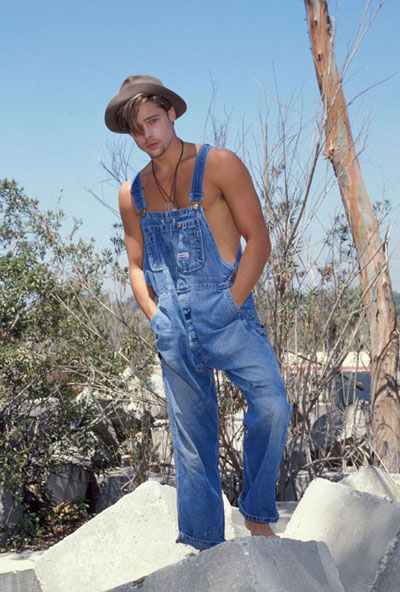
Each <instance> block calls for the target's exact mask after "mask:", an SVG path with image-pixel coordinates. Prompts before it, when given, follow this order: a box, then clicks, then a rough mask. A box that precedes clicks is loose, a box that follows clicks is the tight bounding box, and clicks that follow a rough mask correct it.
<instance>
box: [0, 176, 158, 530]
mask: <svg viewBox="0 0 400 592" xmlns="http://www.w3.org/2000/svg"><path fill="white" fill-rule="evenodd" d="M78 228H79V223H78V222H75V224H74V227H73V229H72V231H71V232H70V234H69V235H67V236H65V235H64V234H63V232H64V231H65V219H64V215H63V213H62V212H61V211H58V212H56V211H48V212H46V213H43V212H41V210H40V209H39V206H38V202H37V201H36V200H33V199H30V198H29V197H28V196H26V195H25V193H24V192H23V190H22V189H20V188H19V187H18V185H17V184H16V183H15V182H14V181H8V180H7V179H5V180H3V181H2V182H1V183H0V344H1V347H0V485H2V486H3V487H4V488H5V489H6V490H9V491H11V492H12V493H13V495H14V496H15V498H16V500H18V502H20V503H22V505H23V507H24V508H25V510H26V511H25V520H26V516H27V515H28V514H29V507H30V506H31V505H32V499H34V500H35V504H36V505H37V504H39V505H40V504H42V505H43V504H46V503H47V502H49V503H50V502H51V500H49V499H48V494H47V493H46V488H45V484H46V480H47V478H48V475H49V473H50V471H51V470H52V469H54V467H55V466H57V464H59V463H60V462H63V460H64V461H65V459H71V458H73V457H74V456H76V455H77V454H78V455H79V457H80V458H82V457H86V458H87V459H88V460H89V461H90V462H92V463H93V466H95V467H97V468H98V469H100V468H104V467H108V466H115V465H118V464H121V454H122V452H121V449H120V443H121V441H122V440H123V439H125V438H126V437H127V435H128V434H126V433H125V434H124V435H123V436H121V437H120V438H118V437H117V436H116V435H115V430H113V429H112V424H111V421H110V419H109V415H110V413H111V412H112V411H113V403H114V400H115V399H118V398H120V399H121V398H124V397H127V398H129V397H128V393H127V386H126V381H125V380H124V378H123V372H124V370H126V368H127V367H130V368H131V371H132V372H135V374H137V375H139V377H140V378H141V379H142V380H143V381H145V380H146V376H147V375H148V369H146V368H144V369H143V367H145V366H146V363H145V362H144V361H145V360H146V359H147V360H151V361H152V360H153V356H154V349H153V347H152V344H151V341H149V342H148V341H147V340H146V339H145V338H143V337H142V336H139V337H138V336H137V335H136V334H135V331H134V330H133V328H130V323H131V324H132V327H134V326H135V325H136V326H137V324H138V320H137V319H136V323H135V322H134V321H135V316H134V313H133V311H129V310H126V309H124V310H123V309H122V307H121V305H120V306H119V311H118V310H117V311H116V310H114V308H113V306H112V303H110V302H109V299H107V297H106V296H105V294H104V285H105V283H104V282H105V280H106V275H107V273H109V272H110V270H111V271H112V272H113V273H114V275H115V274H117V275H118V274H119V275H124V270H123V269H121V268H120V267H119V265H118V263H117V257H116V255H118V253H117V254H116V253H115V248H114V249H112V250H108V251H106V252H104V253H102V254H99V253H98V252H97V251H96V248H95V244H94V242H93V241H84V240H82V239H81V238H79V236H78ZM114 242H115V241H114ZM117 242H118V241H116V242H115V244H116V243H117ZM118 313H121V314H119V317H118V319H119V320H118V322H116V318H117V316H118ZM149 339H150V338H149ZM136 364H137V365H138V366H140V368H142V369H141V370H138V369H137V368H136ZM104 399H105V400H107V401H108V403H107V405H108V406H107V405H105V406H104V405H103V406H101V405H100V404H99V401H102V400H104ZM133 423H134V422H133ZM110 434H111V436H110Z"/></svg>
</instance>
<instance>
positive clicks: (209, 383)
mask: <svg viewBox="0 0 400 592" xmlns="http://www.w3.org/2000/svg"><path fill="white" fill-rule="evenodd" d="M185 111H186V103H185V102H184V100H183V99H182V98H181V97H180V96H179V95H177V94H176V93H174V92H173V91H171V90H169V89H167V88H166V87H165V86H164V85H163V84H162V82H161V81H160V80H158V79H157V78H154V77H152V76H147V75H136V76H129V77H128V78H127V79H126V80H125V81H124V82H123V83H122V86H121V89H120V92H119V93H118V95H117V96H116V97H114V98H113V99H112V101H111V102H110V103H109V105H108V106H107V109H106V114H105V121H106V125H107V127H108V128H109V129H110V130H112V131H114V132H117V133H129V134H130V135H131V136H132V138H133V139H134V141H135V143H136V145H137V146H138V147H139V148H140V149H141V150H143V151H144V152H146V153H147V154H148V155H149V157H150V162H149V163H148V164H147V166H145V168H144V169H143V170H142V171H141V172H140V173H139V174H138V175H137V176H136V178H135V179H134V180H133V182H132V183H131V182H130V181H126V182H125V183H124V184H123V185H122V186H121V189H120V193H119V204H120V212H121V217H122V221H123V225H124V234H125V245H126V250H127V254H128V259H129V275H130V281H131V285H132V290H133V293H134V295H135V298H136V300H137V302H138V304H139V306H140V307H141V308H142V310H143V312H144V313H145V314H146V316H147V317H148V319H149V321H150V323H151V325H150V326H151V329H152V330H153V332H154V334H155V337H156V344H157V348H158V351H159V355H160V359H161V365H162V371H163V381H164V389H165V394H166V398H167V403H168V413H169V418H170V423H171V433H172V438H173V445H174V457H175V468H176V486H177V500H178V522H179V537H178V539H177V542H182V543H186V544H189V545H192V546H193V547H195V548H196V549H200V550H202V549H207V548H209V547H212V546H214V545H217V544H219V543H221V542H222V541H224V512H223V504H222V494H221V483H220V475H219V471H218V460H219V451H218V408H217V397H216V391H215V386H214V375H213V369H220V370H224V371H225V372H226V374H227V376H228V377H229V378H230V379H231V380H232V381H233V382H234V383H235V384H236V385H238V386H239V387H240V389H241V390H242V392H243V394H244V396H245V397H246V400H247V405H248V409H247V412H246V415H245V419H244V425H245V429H246V433H245V436H244V440H243V483H244V485H243V491H242V493H241V495H240V499H239V509H240V512H241V513H242V515H243V516H244V518H245V524H246V526H247V528H248V529H249V530H250V531H251V534H253V535H264V536H266V537H272V536H274V534H273V531H272V529H271V527H270V526H269V523H271V522H276V521H277V520H278V513H277V509H276V503H275V480H276V477H277V473H278V469H279V465H280V461H281V457H282V453H283V449H284V442H285V438H286V432H287V425H288V421H289V416H290V405H289V404H288V402H287V401H286V395H285V390H284V386H283V383H282V379H281V376H280V371H279V367H278V364H277V361H276V358H275V356H274V353H273V351H272V348H271V346H270V344H269V341H268V338H267V336H266V332H265V329H264V327H263V326H262V325H261V324H260V323H259V321H258V318H257V313H256V310H255V307H254V302H253V298H252V295H251V290H252V289H253V287H254V285H255V283H256V281H257V280H258V278H259V276H260V274H261V272H262V270H263V267H264V265H265V263H266V261H267V259H268V257H269V254H270V250H271V248H270V241H269V235H268V230H267V228H266V226H265V222H264V218H263V215H262V210H261V206H260V202H259V199H258V197H257V194H256V192H255V190H254V187H253V183H252V181H251V178H250V175H249V172H248V171H247V169H246V167H245V166H244V164H243V163H242V162H241V161H240V159H239V158H238V157H237V156H236V155H235V154H234V153H232V152H231V151H229V150H226V149H218V148H211V147H210V146H208V145H203V146H199V145H197V144H192V143H189V142H183V141H182V140H180V139H179V138H178V137H177V135H176V132H175V127H174V122H175V120H176V119H177V118H178V117H180V116H181V115H183V113H184V112H185ZM241 237H244V239H245V241H246V247H245V249H244V252H243V254H242V252H241V247H240V239H241Z"/></svg>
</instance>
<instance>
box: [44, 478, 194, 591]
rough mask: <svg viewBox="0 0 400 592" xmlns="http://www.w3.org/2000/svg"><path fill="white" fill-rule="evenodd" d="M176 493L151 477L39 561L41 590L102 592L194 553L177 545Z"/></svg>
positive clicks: (50, 550)
mask: <svg viewBox="0 0 400 592" xmlns="http://www.w3.org/2000/svg"><path fill="white" fill-rule="evenodd" d="M177 535H178V533H177V517H176V491H175V489H174V488H172V487H169V486H167V485H160V484H159V483H157V482H155V481H147V482H146V483H143V484H142V485H140V486H139V487H138V488H137V489H135V491H133V492H132V493H129V494H127V495H125V496H124V497H123V498H122V499H120V500H119V501H118V502H117V503H116V504H114V505H113V506H111V507H110V508H107V509H106V510H104V512H102V513H101V514H98V515H97V516H96V517H95V518H93V519H92V520H90V521H89V522H87V523H86V524H84V525H83V526H82V527H81V528H79V529H78V530H77V531H75V532H74V533H73V534H71V535H69V536H68V537H66V538H65V539H63V540H62V541H60V542H59V543H57V544H56V545H54V547H51V549H49V550H48V551H46V552H45V553H44V555H43V556H42V557H41V558H40V559H39V560H38V562H37V564H36V575H37V578H38V581H39V583H40V585H41V587H42V590H43V592H103V591H104V590H108V589H110V588H112V587H114V586H117V585H118V584H122V583H123V582H127V581H130V580H135V579H137V578H140V577H143V576H144V575H147V574H149V573H151V572H153V571H154V570H156V569H159V568H161V567H164V566H166V565H169V564H171V563H176V562H177V561H179V560H181V559H183V558H184V557H185V556H187V555H188V554H190V553H192V552H193V549H192V547H189V546H187V545H182V544H179V545H178V544H176V543H175V540H176V538H177Z"/></svg>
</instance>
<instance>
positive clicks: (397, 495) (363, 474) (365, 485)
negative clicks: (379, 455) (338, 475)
mask: <svg viewBox="0 0 400 592" xmlns="http://www.w3.org/2000/svg"><path fill="white" fill-rule="evenodd" d="M340 483H341V485H347V487H351V488H352V489H356V490H357V491H364V492H365V493H371V494H372V495H378V496H380V497H386V498H387V499H391V500H393V501H395V502H400V487H398V485H397V484H396V483H395V482H394V481H393V479H392V478H391V477H390V475H388V473H385V472H384V471H382V469H379V468H378V467H374V466H369V467H363V468H362V469H360V470H359V471H357V472H356V473H352V474H351V475H349V476H348V477H345V478H344V479H342V480H341V481H340Z"/></svg>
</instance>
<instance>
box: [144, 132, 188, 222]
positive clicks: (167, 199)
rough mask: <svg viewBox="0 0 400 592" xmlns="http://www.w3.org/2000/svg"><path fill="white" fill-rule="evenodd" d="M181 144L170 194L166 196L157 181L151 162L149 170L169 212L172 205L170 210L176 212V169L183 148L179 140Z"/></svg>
mask: <svg viewBox="0 0 400 592" xmlns="http://www.w3.org/2000/svg"><path fill="white" fill-rule="evenodd" d="M181 144H182V148H181V154H180V156H179V159H178V162H177V163H176V167H175V172H174V176H173V179H172V185H171V192H170V194H168V193H167V192H166V191H165V189H164V187H163V186H162V185H161V183H160V181H159V180H158V179H157V175H156V170H155V167H154V162H153V161H151V168H152V171H153V177H154V181H155V183H156V186H157V189H158V191H159V192H160V195H161V197H162V198H163V200H164V201H165V202H166V203H167V204H168V211H170V206H171V205H172V209H173V210H176V202H175V189H176V179H177V176H178V168H179V165H180V163H181V160H182V156H183V148H184V144H183V142H182V140H181Z"/></svg>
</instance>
